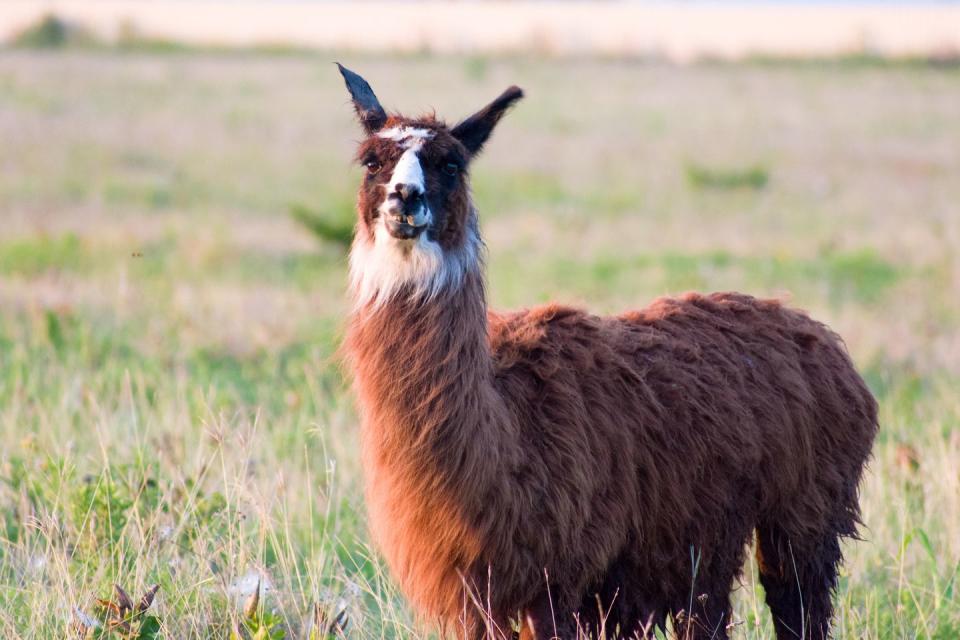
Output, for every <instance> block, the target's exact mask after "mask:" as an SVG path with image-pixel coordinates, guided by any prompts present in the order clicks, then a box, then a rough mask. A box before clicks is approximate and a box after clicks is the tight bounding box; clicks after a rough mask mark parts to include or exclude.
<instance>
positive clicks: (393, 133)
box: [377, 127, 433, 142]
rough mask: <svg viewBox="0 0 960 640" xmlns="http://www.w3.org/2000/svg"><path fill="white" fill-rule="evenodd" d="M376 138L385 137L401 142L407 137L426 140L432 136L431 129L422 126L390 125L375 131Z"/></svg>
mask: <svg viewBox="0 0 960 640" xmlns="http://www.w3.org/2000/svg"><path fill="white" fill-rule="evenodd" d="M377 137H378V138H386V139H387V140H393V141H394V142H403V141H404V140H408V139H409V138H414V139H416V140H426V139H428V138H432V137H433V131H431V130H430V129H424V128H422V127H390V128H389V129H384V130H383V131H378V132H377Z"/></svg>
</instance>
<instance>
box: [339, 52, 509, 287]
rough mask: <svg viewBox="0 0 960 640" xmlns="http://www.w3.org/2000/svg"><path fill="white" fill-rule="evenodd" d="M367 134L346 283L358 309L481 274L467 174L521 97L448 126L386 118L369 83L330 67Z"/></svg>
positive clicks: (424, 120) (423, 120) (494, 104)
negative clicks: (472, 273) (338, 75)
mask: <svg viewBox="0 0 960 640" xmlns="http://www.w3.org/2000/svg"><path fill="white" fill-rule="evenodd" d="M337 66H338V67H339V68H340V73H341V74H342V75H343V79H344V81H345V82H346V85H347V89H348V90H349V92H350V96H351V97H352V99H353V106H354V108H355V109H356V112H357V117H358V119H359V120H360V124H361V125H362V126H363V129H364V132H365V133H366V139H365V140H363V141H362V142H361V143H360V148H359V150H358V152H357V156H356V157H357V161H358V162H359V163H360V164H362V165H363V167H364V176H363V182H362V183H361V185H360V192H359V195H358V198H357V213H358V220H357V229H356V235H355V236H354V241H353V248H352V249H351V252H350V280H351V289H352V291H353V295H354V297H355V299H356V301H357V303H358V304H359V305H366V304H370V303H372V304H380V303H382V302H385V301H387V300H389V299H390V298H392V297H395V296H397V295H406V296H411V297H421V298H424V299H428V298H430V297H433V296H435V295H437V294H438V293H440V292H441V291H443V290H445V289H448V288H450V287H457V286H459V285H460V284H461V283H462V282H463V279H464V276H465V275H466V274H467V273H468V272H470V271H477V270H479V260H480V256H479V254H480V238H479V235H478V231H477V214H476V210H475V209H474V207H473V203H472V200H471V198H470V185H469V183H468V179H467V178H468V173H467V169H468V167H469V165H470V161H471V160H472V159H473V158H475V157H476V156H477V154H478V153H479V152H480V150H481V149H482V148H483V145H484V143H486V141H487V139H488V138H489V137H490V134H491V133H492V131H493V129H494V127H495V126H496V124H497V122H498V121H499V120H500V118H501V116H503V114H504V113H506V111H507V109H509V108H510V106H511V105H512V104H513V103H515V102H516V101H517V100H519V99H520V98H521V97H523V92H522V91H521V90H520V89H519V88H518V87H510V88H509V89H507V90H506V91H504V92H503V94H501V95H500V96H499V97H498V98H497V99H496V100H494V101H493V102H491V103H490V104H488V105H487V106H486V107H484V108H483V109H481V110H480V111H478V112H477V113H475V114H473V115H472V116H470V117H468V118H466V119H465V120H463V121H461V122H460V123H459V124H457V125H456V126H454V127H448V126H447V125H446V124H445V123H444V122H443V121H441V120H439V119H437V118H436V117H435V116H433V115H429V116H425V117H421V118H407V117H404V116H401V115H397V114H389V115H388V114H387V112H386V111H385V110H384V108H383V107H382V106H381V105H380V101H379V100H377V96H376V95H375V94H374V93H373V90H372V89H371V88H370V85H369V84H368V83H367V81H366V80H364V79H363V78H361V77H360V76H359V75H357V74H355V73H353V72H352V71H350V70H349V69H346V68H344V67H343V66H342V65H339V64H338V65H337Z"/></svg>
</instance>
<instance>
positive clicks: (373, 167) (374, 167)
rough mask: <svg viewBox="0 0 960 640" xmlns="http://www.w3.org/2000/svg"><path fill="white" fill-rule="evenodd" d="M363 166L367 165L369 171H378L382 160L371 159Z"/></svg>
mask: <svg viewBox="0 0 960 640" xmlns="http://www.w3.org/2000/svg"><path fill="white" fill-rule="evenodd" d="M363 166H365V167H366V168H367V171H369V172H370V173H376V172H377V171H380V166H381V165H380V162H378V161H377V160H369V161H367V162H364V163H363Z"/></svg>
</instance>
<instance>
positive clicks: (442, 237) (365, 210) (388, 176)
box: [357, 118, 471, 250]
mask: <svg viewBox="0 0 960 640" xmlns="http://www.w3.org/2000/svg"><path fill="white" fill-rule="evenodd" d="M469 159H470V154H469V152H468V151H467V149H466V148H465V147H464V145H463V144H462V143H461V142H460V141H459V140H457V139H456V138H455V137H454V136H453V135H452V134H451V133H450V130H449V129H448V128H447V127H446V126H445V125H444V124H443V123H440V122H436V121H434V120H408V119H405V118H390V119H389V120H388V121H387V123H386V124H385V125H384V126H383V127H382V128H381V129H380V130H378V131H376V132H375V133H372V134H370V135H369V136H368V138H367V139H366V140H365V141H364V142H363V143H362V144H361V145H360V149H359V151H358V152H357V160H358V161H359V162H360V164H362V165H363V167H364V169H365V172H364V177H363V183H362V184H361V186H360V194H359V198H358V203H359V204H358V209H359V215H360V221H359V231H361V232H364V233H366V234H368V236H369V239H370V240H371V241H373V240H375V238H376V231H377V226H378V225H382V226H383V228H384V230H385V231H386V233H387V235H389V236H390V237H391V238H394V239H396V240H400V241H413V240H416V239H418V238H419V236H420V235H421V234H426V240H428V241H430V242H435V243H437V244H439V245H440V247H441V248H442V249H445V250H449V249H452V248H454V247H457V246H460V245H462V243H463V241H464V238H463V233H464V229H465V226H466V223H467V218H468V216H469V215H470V214H471V207H470V196H469V189H468V184H467V180H466V178H467V175H466V169H467V163H468V162H469Z"/></svg>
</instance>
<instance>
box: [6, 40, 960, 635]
mask: <svg viewBox="0 0 960 640" xmlns="http://www.w3.org/2000/svg"><path fill="white" fill-rule="evenodd" d="M333 59H335V58H334V56H333V55H329V56H327V55H322V56H321V55H309V54H294V53H286V54H282V55H281V54H278V53H273V54H271V53H265V52H261V53H253V52H250V53H224V52H185V51H179V52H155V53H150V52H125V53H122V52H121V53H118V52H110V51H87V52H83V51H66V52H26V51H13V50H7V51H3V52H0V637H3V638H25V639H27V638H29V639H48V638H61V637H84V636H83V633H85V632H86V631H89V632H90V634H88V635H93V636H95V637H121V635H120V634H119V633H115V632H114V631H118V630H119V628H118V629H115V630H113V631H111V630H108V627H107V626H100V627H97V628H96V629H92V628H91V629H85V627H84V625H87V626H91V627H92V624H93V623H94V622H97V624H103V621H104V620H105V619H106V618H107V617H109V616H108V615H107V613H105V610H104V607H103V606H102V605H98V604H97V601H96V599H97V598H101V599H107V598H112V599H113V600H114V601H115V602H116V601H118V600H120V599H121V598H119V597H118V596H116V595H115V594H112V589H113V587H112V585H113V584H114V583H118V584H120V585H122V586H123V587H124V588H125V589H126V591H128V592H129V593H130V595H131V597H132V598H134V599H137V598H139V597H140V595H141V594H142V593H143V592H145V591H146V590H147V589H148V588H149V587H150V586H151V585H153V584H158V585H160V588H159V592H158V593H157V595H156V598H155V600H154V602H153V604H152V606H150V608H149V609H148V610H147V614H145V616H142V617H141V618H140V620H139V622H138V623H137V624H139V625H140V626H141V627H142V628H141V629H140V631H139V632H137V631H136V629H134V630H133V632H134V633H133V634H132V637H137V633H139V637H142V638H169V639H173V638H177V639H180V638H228V637H231V634H234V637H244V638H307V637H313V638H323V637H326V636H327V632H328V631H330V630H332V631H333V633H334V635H336V634H338V633H339V634H345V635H346V636H347V637H350V638H426V637H429V634H427V633H425V632H423V631H422V630H419V629H418V628H417V627H416V626H415V624H414V621H413V617H412V615H411V613H410V611H409V609H408V608H407V606H406V605H405V603H404V601H403V598H402V597H401V596H400V594H398V593H397V591H396V590H395V587H394V586H393V585H392V583H391V581H390V579H389V576H388V575H387V573H386V571H385V568H384V566H383V564H382V563H381V561H380V560H379V559H378V557H377V555H376V553H375V551H374V550H373V549H372V548H371V547H370V546H369V544H368V536H367V533H366V528H365V516H364V507H363V500H362V483H361V480H360V471H359V460H358V457H359V456H358V451H357V441H358V433H357V431H358V427H357V419H356V415H355V412H354V409H353V406H352V401H351V397H350V393H349V391H348V388H347V384H346V383H345V380H344V375H343V372H342V370H341V368H340V365H339V361H338V359H337V346H338V340H339V337H340V335H341V334H342V326H343V322H344V318H345V313H346V310H347V304H346V301H345V291H344V285H345V265H346V259H345V256H346V253H345V248H344V246H343V244H342V242H338V241H337V239H338V238H340V239H341V240H342V236H343V229H344V225H345V224H348V221H349V220H350V216H351V215H352V201H353V194H354V190H355V185H356V184H357V183H358V180H359V178H360V171H359V169H358V168H357V167H356V166H354V165H353V164H351V162H350V159H351V156H352V153H353V146H354V142H355V141H356V140H357V139H359V137H360V134H359V129H358V128H357V126H356V125H355V123H354V122H353V120H352V111H351V108H350V105H349V102H348V99H347V95H346V92H345V90H344V88H343V85H342V82H341V80H340V77H339V75H338V74H337V73H336V69H335V67H334V66H333V65H332V64H330V61H331V60H333ZM342 61H343V62H344V63H346V64H348V66H351V67H352V68H355V69H356V70H358V71H359V72H361V73H363V74H364V75H365V76H366V77H367V78H368V79H369V80H370V81H371V83H372V84H373V87H374V89H375V90H376V91H377V93H378V95H379V96H380V97H381V99H382V100H383V102H384V103H385V104H386V105H388V106H390V107H393V108H396V109H398V110H401V111H403V112H407V113H410V112H419V111H426V110H430V109H433V108H435V109H436V110H437V112H438V113H439V114H442V115H446V116H448V117H449V118H450V119H456V118H458V117H460V116H463V115H466V114H468V113H469V112H470V111H471V110H473V109H475V108H477V107H479V106H481V105H482V104H484V103H485V102H486V101H488V100H489V99H491V98H492V97H494V96H495V95H497V94H498V93H499V91H500V90H502V89H503V88H504V87H506V86H507V85H509V84H512V83H516V84H519V85H521V86H523V87H524V88H525V89H526V91H527V94H528V98H527V99H526V100H525V101H523V102H522V103H521V104H520V105H519V106H518V108H517V109H516V110H515V111H514V112H513V113H511V114H510V115H509V116H508V117H507V118H506V119H505V120H504V121H503V122H502V124H501V125H500V128H499V130H498V131H497V133H496V134H495V136H494V138H493V139H492V140H491V142H490V144H489V145H488V147H487V151H486V152H485V155H484V156H483V157H482V159H481V160H479V161H478V163H477V164H476V166H475V168H474V170H473V181H474V193H475V196H476V200H477V202H478V205H479V208H480V212H481V220H482V228H483V232H484V235H485V239H486V242H487V245H488V247H489V259H488V264H489V284H490V286H489V290H490V296H491V303H492V304H493V305H494V306H495V307H498V308H505V307H506V308H511V307H520V306H525V305H532V304H536V303H540V302H544V301H547V300H562V301H566V302H570V303H575V304H581V305H588V306H589V307H590V308H592V309H594V310H596V311H598V312H612V311H617V310H621V309H625V308H629V307H638V306H642V305H645V304H647V303H648V302H649V301H650V300H651V299H652V298H654V297H656V296H660V295H664V294H672V293H680V292H683V291H686V290H691V289H697V290H734V289H736V290H743V291H746V292H749V293H753V294H756V295H763V296H778V297H782V298H785V299H787V300H789V301H790V302H791V304H793V305H795V306H799V307H801V308H804V309H807V310H809V311H810V312H811V313H812V314H814V315H815V316H816V317H818V318H820V319H822V320H824V321H826V322H827V323H829V324H830V325H831V326H833V327H834V328H835V329H836V330H837V331H838V332H839V333H840V334H842V335H843V336H844V337H845V338H846V340H847V344H848V346H849V349H850V351H851V353H852V355H853V357H854V359H855V360H856V362H857V364H858V366H859V367H860V369H861V370H862V371H863V372H864V374H865V376H866V378H867V380H868V381H869V383H870V385H871V387H872V389H873V390H874V392H875V393H876V395H877V397H878V399H879V401H880V406H881V420H882V428H881V433H880V436H879V439H878V442H877V444H876V450H875V457H874V460H873V462H872V464H871V467H870V470H869V473H868V475H867V477H866V479H865V482H864V484H863V490H862V501H863V510H864V517H865V521H866V525H867V526H866V528H865V529H864V531H863V537H864V541H862V542H859V543H852V544H848V545H847V547H846V554H847V559H848V560H847V563H846V566H845V569H844V572H843V576H842V580H841V585H840V588H839V592H838V594H837V601H838V610H837V618H836V636H837V637H838V638H851V639H852V638H858V639H859V638H937V639H942V640H948V639H953V638H957V637H960V585H958V584H957V582H958V581H960V578H958V575H957V574H958V572H960V393H958V390H960V118H958V114H960V71H958V70H957V69H956V68H952V69H951V68H935V67H928V66H923V65H912V64H904V65H897V64H891V65H872V64H841V63H825V64H779V63H778V64H771V63H760V62H757V63H750V64H743V65H711V64H701V65H695V66H690V67H679V68H678V67H671V66H666V65H658V64H643V63H638V62H629V61H619V60H566V61H559V60H545V59H533V58H531V59H524V58H504V59H496V58H495V59H483V58H453V59H440V58H436V57H431V56H426V55H425V56H421V57H410V58H401V59H385V58H380V57H359V56H344V57H343V60H342ZM295 213H299V214H302V215H301V216H300V217H301V218H303V217H307V218H310V219H312V220H314V221H315V220H316V219H319V220H321V221H322V222H323V224H321V225H320V226H321V227H322V229H321V232H322V233H321V234H320V235H321V236H327V237H326V238H323V237H318V236H317V235H315V234H313V233H311V232H310V231H309V230H308V229H306V228H305V227H304V225H302V224H301V223H300V222H298V221H297V220H296V219H294V218H295V216H294V214H295ZM327 227H332V228H333V230H334V231H333V232H330V231H329V229H327ZM754 569H755V568H754V567H752V566H748V567H747V570H746V571H745V573H744V576H743V579H742V582H741V584H740V585H739V586H738V588H737V591H736V603H737V604H736V620H735V625H736V626H735V629H734V630H733V631H732V634H733V636H734V637H737V638H750V639H756V638H770V637H771V634H772V631H771V629H772V627H771V623H770V617H769V614H768V612H767V610H766V609H765V607H764V606H763V595H762V590H761V588H760V587H759V586H758V585H757V584H756V583H755V579H754V575H753V573H754ZM258 584H259V585H260V589H259V591H258V586H257V585H258ZM252 593H261V596H260V599H259V602H252V601H251V598H250V596H251V594H252ZM244 609H247V610H248V611H247V612H244ZM248 614H252V615H248ZM85 620H86V622H84V621H85ZM344 624H345V626H346V631H338V628H339V627H341V626H344ZM134 627H136V625H134ZM311 634H312V635H311Z"/></svg>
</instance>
